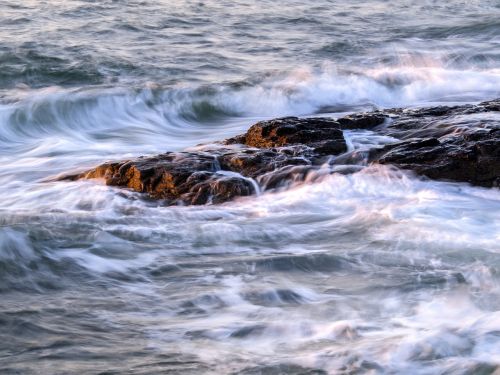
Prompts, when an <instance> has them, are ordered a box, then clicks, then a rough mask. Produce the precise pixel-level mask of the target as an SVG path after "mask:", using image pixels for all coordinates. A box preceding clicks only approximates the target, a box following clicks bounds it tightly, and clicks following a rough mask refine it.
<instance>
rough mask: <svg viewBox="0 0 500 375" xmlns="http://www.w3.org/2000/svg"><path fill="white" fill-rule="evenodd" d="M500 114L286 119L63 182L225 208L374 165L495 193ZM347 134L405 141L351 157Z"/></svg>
mask: <svg viewBox="0 0 500 375" xmlns="http://www.w3.org/2000/svg"><path fill="white" fill-rule="evenodd" d="M499 110H500V99H498V100H492V101H488V102H484V103H480V104H478V105H464V106H453V107H445V106H440V107H432V108H416V109H389V110H386V111H383V112H381V111H375V112H371V113H361V114H353V115H349V116H345V117H343V118H340V119H338V120H334V119H330V118H304V119H300V118H297V117H285V118H280V119H275V120H270V121H261V122H258V123H256V124H255V125H253V126H251V127H250V129H249V130H248V131H247V132H246V133H245V134H242V135H239V136H237V137H234V138H231V139H228V140H226V141H224V142H223V145H221V146H218V147H214V148H208V149H205V150H203V151H193V152H168V153H165V154H161V155H157V156H152V157H140V158H137V159H133V160H128V161H122V162H111V163H105V164H102V165H100V166H98V167H96V168H94V169H92V170H90V171H87V172H85V173H81V174H75V175H67V176H64V177H62V178H61V179H64V180H77V179H80V178H102V179H104V180H105V181H106V184H108V185H112V186H119V187H126V188H130V189H132V190H134V191H137V192H141V193H147V194H148V195H149V196H150V197H152V198H154V199H163V200H165V201H166V203H168V204H179V203H180V204H206V203H214V204H216V203H222V202H226V201H228V200H232V199H234V198H236V197H240V196H248V195H252V194H256V193H258V192H259V190H270V189H277V188H285V187H287V186H289V185H290V184H293V183H297V182H301V181H304V180H307V181H314V180H315V178H320V177H321V176H322V175H324V174H325V173H326V174H328V173H354V172H356V171H358V170H360V169H361V168H363V166H364V165H366V163H367V162H371V163H380V164H393V165H395V166H397V167H399V168H403V169H409V170H412V171H414V172H416V173H417V174H420V175H423V176H427V177H429V178H433V179H441V180H451V181H460V182H468V183H471V184H474V185H479V186H486V187H494V186H500V118H499V113H498V112H499ZM343 129H349V130H354V129H370V130H371V131H374V132H375V134H379V135H385V136H391V137H393V138H395V139H397V140H399V142H395V143H394V144H389V145H386V146H384V147H381V148H372V149H371V150H366V149H365V150H354V151H351V152H347V144H346V141H345V139H344V136H343V133H342V130H343ZM325 163H326V164H325ZM322 165H323V167H322ZM325 166H326V167H325Z"/></svg>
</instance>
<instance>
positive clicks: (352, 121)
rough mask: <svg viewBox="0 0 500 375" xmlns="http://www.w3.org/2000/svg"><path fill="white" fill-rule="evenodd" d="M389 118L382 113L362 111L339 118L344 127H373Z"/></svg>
mask: <svg viewBox="0 0 500 375" xmlns="http://www.w3.org/2000/svg"><path fill="white" fill-rule="evenodd" d="M387 118H388V116H387V115H384V114H382V113H361V114H353V115H349V116H345V117H342V118H339V119H338V120H337V121H338V122H339V123H340V125H341V127H342V129H350V130H352V129H372V128H374V127H376V126H378V125H382V124H383V123H384V122H385V120H386V119H387Z"/></svg>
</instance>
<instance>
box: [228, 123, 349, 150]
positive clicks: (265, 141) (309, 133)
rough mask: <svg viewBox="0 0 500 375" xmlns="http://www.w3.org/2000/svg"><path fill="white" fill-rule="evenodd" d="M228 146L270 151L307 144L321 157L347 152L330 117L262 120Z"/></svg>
mask: <svg viewBox="0 0 500 375" xmlns="http://www.w3.org/2000/svg"><path fill="white" fill-rule="evenodd" d="M226 143H227V144H234V143H241V144H244V145H247V146H250V147H259V148H271V147H283V146H290V145H298V144H300V145H306V146H308V147H311V148H313V149H314V150H315V152H316V153H318V154H321V155H337V154H341V153H343V152H346V151H347V145H346V143H345V140H344V136H343V134H342V130H341V128H340V124H339V123H338V122H337V121H335V120H333V119H329V118H320V117H318V118H304V119H300V118H298V117H283V118H279V119H275V120H270V121H261V122H258V123H256V124H255V125H253V126H251V127H250V129H248V131H247V132H246V134H245V135H243V136H239V137H236V138H231V139H229V140H227V141H226Z"/></svg>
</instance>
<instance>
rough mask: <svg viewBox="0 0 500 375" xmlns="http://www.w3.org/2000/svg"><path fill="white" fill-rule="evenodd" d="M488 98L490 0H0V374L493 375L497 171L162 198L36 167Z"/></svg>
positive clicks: (496, 58) (499, 244)
mask: <svg viewBox="0 0 500 375" xmlns="http://www.w3.org/2000/svg"><path fill="white" fill-rule="evenodd" d="M496 97H500V3H499V2H498V1H497V0H491V1H488V0H471V1H459V0H450V1H446V2H444V1H430V0H423V1H418V2H416V1H409V0H400V1H384V0H368V1H359V0H351V1H347V0H338V1H337V0H312V1H309V2H304V1H295V0H288V1H285V0H277V1H268V0H256V1H252V2H248V1H247V2H245V1H239V0H238V1H226V0H219V1H215V0H201V1H187V0H186V1H183V0H170V1H168V0H157V1H152V0H129V1H126V0H100V1H94V0H85V1H84V0H66V1H63V0H59V1H57V0H44V1H42V0H23V1H14V0H1V1H0V373H1V374H166V373H179V374H240V373H241V374H325V373H326V374H470V375H471V374H498V373H500V192H499V190H498V189H483V188H477V187H472V186H469V185H467V184H460V183H448V182H437V181H428V180H422V179H419V178H416V177H415V176H413V175H411V174H408V173H406V172H402V171H398V170H395V169H393V168H389V167H373V166H371V167H367V168H364V169H362V170H360V171H359V172H357V173H354V174H351V175H340V174H331V175H324V176H322V177H320V178H316V179H314V181H306V182H304V183H302V184H296V185H294V186H292V187H291V188H290V189H287V190H284V191H279V192H263V193H262V194H261V195H260V196H258V197H249V198H244V199H239V200H236V201H234V202H229V203H226V204H222V205H209V206H196V207H177V206H176V207H165V206H163V205H161V204H160V203H158V202H152V201H150V200H145V199H143V197H141V196H140V195H139V194H136V193H133V192H129V191H126V190H118V189H115V188H112V187H107V186H105V185H103V184H102V183H101V182H99V181H77V182H47V181H48V179H50V178H51V177H53V176H56V175H58V174H60V173H63V172H68V171H74V170H81V169H84V168H89V167H92V166H94V165H96V164H98V163H100V162H102V161H105V160H120V159H122V158H129V157H133V156H138V155H151V154H155V153H159V152H165V151H172V150H182V149H185V148H189V147H194V146H196V145H197V144H200V143H209V142H212V141H215V140H220V139H224V138H227V137H230V136H234V135H236V134H239V133H242V132H244V131H245V130H246V129H247V128H248V127H249V126H250V125H251V124H253V123H254V122H256V121H258V120H261V119H269V118H272V117H277V116H284V115H316V116H323V115H324V116H334V117H335V116H337V115H339V114H341V113H346V112H352V111H360V110H370V109H374V108H388V107H408V106H410V107H411V106H425V105H435V104H447V103H453V104H455V103H476V102H479V101H481V100H487V99H493V98H496ZM495 116H497V115H495ZM499 121H500V119H499ZM346 137H348V138H349V140H350V143H351V147H355V148H367V147H373V146H374V145H377V144H383V143H385V142H390V141H391V140H390V139H386V138H380V137H377V136H375V135H374V134H372V133H370V132H356V131H352V132H349V133H346Z"/></svg>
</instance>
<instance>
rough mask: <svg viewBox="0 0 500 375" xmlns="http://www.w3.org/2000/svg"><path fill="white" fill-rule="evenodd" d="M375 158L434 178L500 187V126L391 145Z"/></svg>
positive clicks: (375, 153) (379, 161)
mask: <svg viewBox="0 0 500 375" xmlns="http://www.w3.org/2000/svg"><path fill="white" fill-rule="evenodd" d="M373 156H375V157H373ZM372 158H373V159H374V160H376V161H377V162H378V163H380V164H392V165H395V166H397V167H399V168H402V169H410V170H412V171H414V172H416V173H418V174H420V175H423V176H426V177H429V178H432V179H439V180H450V181H460V182H468V183H470V184H473V185H478V186H485V187H500V129H496V130H485V131H477V132H474V133H472V134H467V133H464V134H461V135H457V136H454V137H449V138H446V139H443V140H438V139H437V138H427V139H420V140H416V141H406V142H402V143H397V144H395V145H388V146H385V147H384V148H382V149H381V150H377V151H376V152H374V154H373V155H372Z"/></svg>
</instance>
